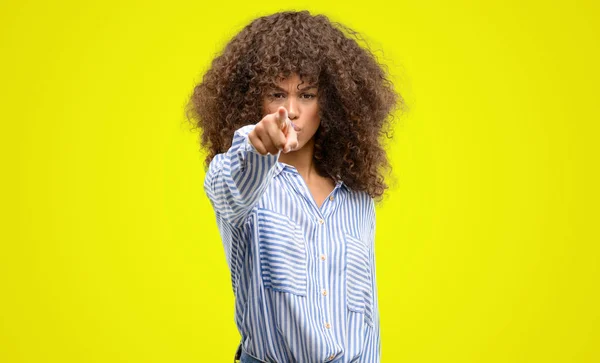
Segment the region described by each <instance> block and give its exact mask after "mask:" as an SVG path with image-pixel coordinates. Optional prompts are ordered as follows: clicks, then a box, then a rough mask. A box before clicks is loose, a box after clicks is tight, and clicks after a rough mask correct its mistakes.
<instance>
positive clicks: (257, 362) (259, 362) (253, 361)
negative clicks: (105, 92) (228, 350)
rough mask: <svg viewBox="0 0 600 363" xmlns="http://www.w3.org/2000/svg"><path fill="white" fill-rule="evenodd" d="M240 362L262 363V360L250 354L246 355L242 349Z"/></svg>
mask: <svg viewBox="0 0 600 363" xmlns="http://www.w3.org/2000/svg"><path fill="white" fill-rule="evenodd" d="M240 363H263V361H262V360H258V359H256V358H254V357H253V356H251V355H248V354H247V353H246V352H244V351H243V350H242V354H241V356H240Z"/></svg>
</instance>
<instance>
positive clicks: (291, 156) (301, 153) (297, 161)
mask: <svg viewBox="0 0 600 363" xmlns="http://www.w3.org/2000/svg"><path fill="white" fill-rule="evenodd" d="M314 151H315V142H314V139H311V140H310V141H309V142H307V143H306V144H305V145H304V146H303V147H302V148H301V149H300V150H296V151H291V152H289V153H287V154H284V153H283V152H281V154H280V155H279V161H281V162H282V163H286V164H289V165H292V166H293V167H294V168H296V170H298V173H300V175H301V176H302V178H304V180H307V181H308V180H310V179H312V178H313V177H315V176H317V172H316V169H315V163H314V162H313V156H314Z"/></svg>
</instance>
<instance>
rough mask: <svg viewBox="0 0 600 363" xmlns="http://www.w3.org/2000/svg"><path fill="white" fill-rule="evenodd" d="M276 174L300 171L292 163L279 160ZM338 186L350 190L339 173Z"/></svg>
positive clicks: (336, 183)
mask: <svg viewBox="0 0 600 363" xmlns="http://www.w3.org/2000/svg"><path fill="white" fill-rule="evenodd" d="M275 168H276V169H275V175H279V173H281V172H282V171H284V170H286V171H287V172H290V173H298V170H296V168H295V167H294V166H292V165H290V164H286V163H284V162H281V161H278V162H277V165H276V166H275ZM335 185H336V187H337V186H339V187H340V188H344V189H346V191H348V192H349V191H350V187H348V186H347V185H346V183H344V181H343V180H342V179H339V175H338V180H337V181H336V182H335Z"/></svg>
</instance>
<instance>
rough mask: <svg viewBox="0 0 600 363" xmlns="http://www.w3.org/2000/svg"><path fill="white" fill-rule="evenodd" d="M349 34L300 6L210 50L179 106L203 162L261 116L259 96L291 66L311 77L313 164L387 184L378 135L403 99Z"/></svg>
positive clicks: (333, 173)
mask: <svg viewBox="0 0 600 363" xmlns="http://www.w3.org/2000/svg"><path fill="white" fill-rule="evenodd" d="M357 40H362V38H361V37H360V34H359V33H357V32H356V31H354V30H352V29H350V28H348V27H347V26H344V25H342V24H339V23H333V22H331V21H330V20H329V18H328V17H327V16H325V15H312V14H310V13H309V12H308V11H306V10H304V11H297V12H296V11H284V12H279V13H275V14H272V15H268V16H263V17H259V18H257V19H255V20H253V21H252V22H251V23H250V24H248V25H247V26H246V27H244V28H243V29H242V30H241V31H240V32H239V33H238V34H237V35H235V36H234V37H233V39H231V40H230V41H229V42H228V43H227V45H226V46H225V48H224V50H223V51H222V53H221V54H219V55H218V56H217V57H216V58H214V60H213V61H212V64H211V67H210V69H209V70H208V71H207V72H206V73H205V74H204V76H203V78H202V81H201V82H200V83H199V84H197V85H196V86H195V88H194V91H193V94H192V95H191V97H190V100H189V102H188V104H187V106H186V115H187V119H188V120H189V121H191V122H192V123H193V125H194V127H196V126H197V127H198V128H200V129H201V130H202V132H201V135H200V144H201V147H202V148H205V149H207V150H208V154H207V156H206V159H205V166H206V167H208V165H209V164H210V161H211V160H212V159H213V157H214V156H215V155H216V154H219V153H224V152H226V151H227V150H228V148H229V147H230V146H231V142H232V139H233V134H234V132H235V130H237V129H238V128H240V127H242V126H244V125H248V124H256V123H257V122H259V121H260V120H261V119H262V118H263V117H264V115H263V114H262V113H263V110H262V100H263V97H264V96H265V93H266V92H267V90H268V89H269V88H270V87H271V86H272V85H274V84H276V82H277V80H278V79H279V78H280V77H281V75H283V76H284V77H287V76H289V75H291V74H292V73H296V74H298V75H299V76H300V78H301V79H302V81H303V82H305V81H306V82H310V83H312V82H316V83H317V84H318V89H319V95H318V102H319V116H320V126H319V129H318V130H317V132H316V133H315V136H314V138H315V149H314V161H315V166H316V168H317V172H318V173H319V174H321V175H323V176H329V177H331V178H333V179H334V180H335V181H337V180H339V179H341V180H343V182H344V183H345V184H346V185H347V186H348V187H349V188H351V189H353V190H360V191H366V192H367V193H368V194H369V195H370V196H371V197H372V198H375V197H380V196H381V195H382V194H383V193H384V191H385V189H386V188H388V185H387V184H386V183H385V179H384V177H383V172H384V169H386V168H387V169H391V166H390V165H389V162H388V159H387V155H386V152H385V150H384V145H383V143H382V140H381V139H382V137H383V136H386V137H388V138H390V137H391V136H390V133H389V131H390V128H391V126H390V124H391V121H392V120H393V119H394V111H395V109H396V108H398V107H402V108H403V106H404V105H405V104H404V100H403V98H402V96H401V95H400V94H398V93H397V92H396V91H395V90H394V87H393V84H392V82H391V81H390V80H389V78H388V75H387V67H386V66H384V65H382V64H380V63H379V62H378V60H377V58H376V57H375V55H374V54H373V52H371V51H370V49H369V48H368V45H367V47H366V48H363V47H361V46H360V45H359V43H358V41H357Z"/></svg>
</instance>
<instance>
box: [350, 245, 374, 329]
mask: <svg viewBox="0 0 600 363" xmlns="http://www.w3.org/2000/svg"><path fill="white" fill-rule="evenodd" d="M345 237H346V294H347V297H348V300H347V301H348V303H347V305H348V310H351V311H354V312H357V313H363V314H365V321H366V322H367V324H369V325H371V326H372V325H373V319H372V316H373V288H372V285H371V263H370V262H371V259H370V256H369V248H368V247H367V245H366V244H365V243H364V242H363V241H362V240H360V239H359V238H356V237H354V236H353V235H351V234H349V233H346V234H345Z"/></svg>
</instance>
